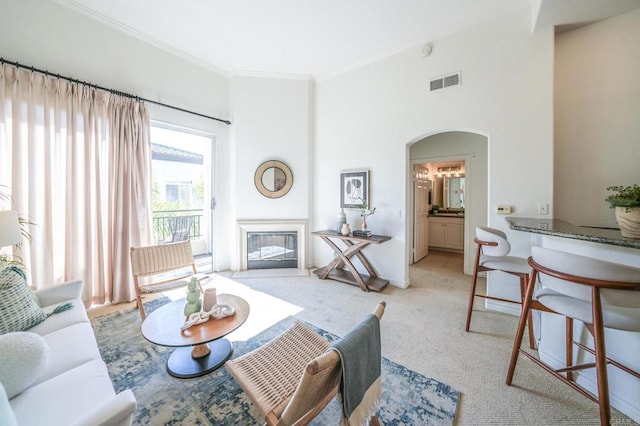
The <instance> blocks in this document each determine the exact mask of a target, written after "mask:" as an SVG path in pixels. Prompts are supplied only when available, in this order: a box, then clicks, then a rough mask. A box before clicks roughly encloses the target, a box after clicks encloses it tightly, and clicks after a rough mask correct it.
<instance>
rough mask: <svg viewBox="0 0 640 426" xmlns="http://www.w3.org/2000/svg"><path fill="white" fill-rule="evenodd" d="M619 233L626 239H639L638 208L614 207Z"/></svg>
mask: <svg viewBox="0 0 640 426" xmlns="http://www.w3.org/2000/svg"><path fill="white" fill-rule="evenodd" d="M616 220H617V221H618V226H620V233H621V234H622V236H623V237H627V238H640V207H630V208H627V207H616Z"/></svg>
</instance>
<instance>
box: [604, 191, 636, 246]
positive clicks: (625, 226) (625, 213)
mask: <svg viewBox="0 0 640 426" xmlns="http://www.w3.org/2000/svg"><path fill="white" fill-rule="evenodd" d="M607 191H612V193H611V194H609V195H608V196H607V198H605V201H606V202H608V203H609V206H610V207H611V208H612V209H613V208H615V211H616V220H617V221H618V225H619V226H620V233H621V234H622V236H623V237H629V238H640V186H638V185H637V184H634V185H633V186H617V185H616V186H609V187H608V188H607Z"/></svg>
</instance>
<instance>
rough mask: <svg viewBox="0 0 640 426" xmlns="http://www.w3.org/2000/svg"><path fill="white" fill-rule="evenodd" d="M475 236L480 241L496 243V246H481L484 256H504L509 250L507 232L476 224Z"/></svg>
mask: <svg viewBox="0 0 640 426" xmlns="http://www.w3.org/2000/svg"><path fill="white" fill-rule="evenodd" d="M476 238H477V239H479V240H480V241H486V242H491V243H497V244H498V245H497V246H486V245H485V246H482V254H484V255H485V256H495V257H498V256H506V255H508V254H509V252H510V251H511V244H509V241H507V234H505V233H504V232H502V231H501V230H499V229H494V228H489V227H486V226H477V227H476Z"/></svg>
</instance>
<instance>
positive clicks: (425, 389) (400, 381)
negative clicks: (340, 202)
mask: <svg viewBox="0 0 640 426" xmlns="http://www.w3.org/2000/svg"><path fill="white" fill-rule="evenodd" d="M167 301H168V299H167V298H164V297H163V298H159V299H156V300H152V301H150V302H148V303H146V304H145V307H146V309H147V313H149V312H152V311H153V310H154V309H156V308H157V307H159V306H161V305H162V304H164V303H166V302H167ZM293 321H294V318H293V317H287V318H285V319H284V320H281V321H280V322H278V323H276V324H275V325H273V326H271V327H269V328H268V329H266V330H265V331H263V332H261V333H260V334H258V335H256V336H255V337H252V338H250V339H248V340H246V341H236V342H234V354H233V356H234V357H236V356H239V355H241V354H243V353H246V352H248V351H250V350H252V349H254V348H256V347H259V346H260V345H262V344H264V343H266V342H267V341H269V340H271V339H272V338H274V337H275V336H277V335H278V334H280V333H282V332H283V331H284V330H286V328H287V327H288V326H289V325H291V323H292V322H293ZM92 324H93V327H94V330H95V333H96V338H97V340H98V342H99V346H100V351H101V353H102V356H103V358H104V360H105V362H106V364H107V368H108V370H109V374H110V375H111V378H112V380H113V383H114V387H115V388H116V392H120V391H122V390H124V389H131V390H132V391H133V393H134V394H135V396H136V399H137V401H138V407H137V410H136V413H135V424H141V425H157V424H185V425H186V424H204V425H206V424H215V425H252V424H258V423H259V420H256V419H257V418H258V417H257V411H256V410H255V408H254V406H253V405H252V403H251V402H250V401H249V400H248V399H247V397H246V396H245V394H244V392H243V391H242V390H241V389H240V387H239V386H238V385H237V383H236V382H235V380H234V379H233V378H232V377H231V376H230V375H229V374H228V373H227V371H226V369H225V368H220V369H219V370H217V371H214V372H212V373H210V374H207V375H205V376H202V377H198V378H195V379H176V378H174V377H171V376H170V375H169V374H168V373H167V372H166V361H167V358H168V357H169V355H170V354H171V351H172V349H171V348H165V347H162V346H158V345H154V344H151V343H149V342H147V341H146V340H145V339H144V338H143V337H142V335H141V334H140V315H139V314H138V312H137V310H136V309H135V308H128V309H126V310H120V311H116V312H112V313H109V314H106V315H102V316H98V317H95V318H93V319H92ZM354 325H355V324H354ZM312 327H313V325H312ZM314 328H315V329H316V330H317V331H318V332H319V333H321V334H322V335H324V336H325V337H326V338H327V340H329V341H331V340H334V339H336V338H337V337H336V336H335V335H333V334H331V333H329V332H326V331H324V330H321V329H319V328H317V327H314ZM382 377H383V385H382V387H383V394H382V400H381V404H380V410H379V412H378V415H379V417H380V420H381V422H382V424H385V425H451V424H453V420H454V417H455V413H456V410H457V404H458V399H459V393H458V392H457V391H456V390H454V389H452V388H451V387H450V386H448V385H446V384H444V383H441V382H439V381H437V380H434V379H430V378H428V377H426V376H424V375H422V374H419V373H417V372H415V371H412V370H410V369H408V368H406V367H404V366H402V365H400V364H397V363H395V362H392V361H390V360H388V359H386V358H383V360H382ZM339 421H340V408H339V405H338V403H337V401H336V400H334V401H333V402H332V404H330V405H329V406H328V407H327V408H326V409H325V410H324V411H323V412H322V413H321V415H320V416H319V417H318V418H317V419H316V420H315V421H314V422H313V423H312V424H316V425H337V424H339Z"/></svg>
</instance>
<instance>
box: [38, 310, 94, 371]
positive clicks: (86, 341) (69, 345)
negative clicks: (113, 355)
mask: <svg viewBox="0 0 640 426" xmlns="http://www.w3.org/2000/svg"><path fill="white" fill-rule="evenodd" d="M56 316H57V315H54V316H53V317H51V318H49V319H48V320H47V321H45V323H46V322H49V321H51V320H52V319H53V318H54V317H56ZM43 324H44V323H43ZM43 338H44V340H45V341H46V342H47V345H49V349H50V350H49V362H48V363H47V367H46V368H45V369H44V371H43V372H42V374H40V376H38V378H37V379H36V380H35V382H34V384H38V383H42V382H44V381H47V380H49V379H51V378H53V377H55V376H57V375H59V374H62V373H64V372H65V371H67V370H71V369H73V368H75V367H78V366H79V365H82V364H84V363H87V362H89V361H92V360H96V359H100V351H99V350H98V344H97V343H96V338H95V336H94V334H93V329H92V328H91V324H89V323H80V324H74V325H70V326H69V327H64V328H61V329H60V330H58V331H54V332H52V333H49V334H45V335H44V336H43Z"/></svg>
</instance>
